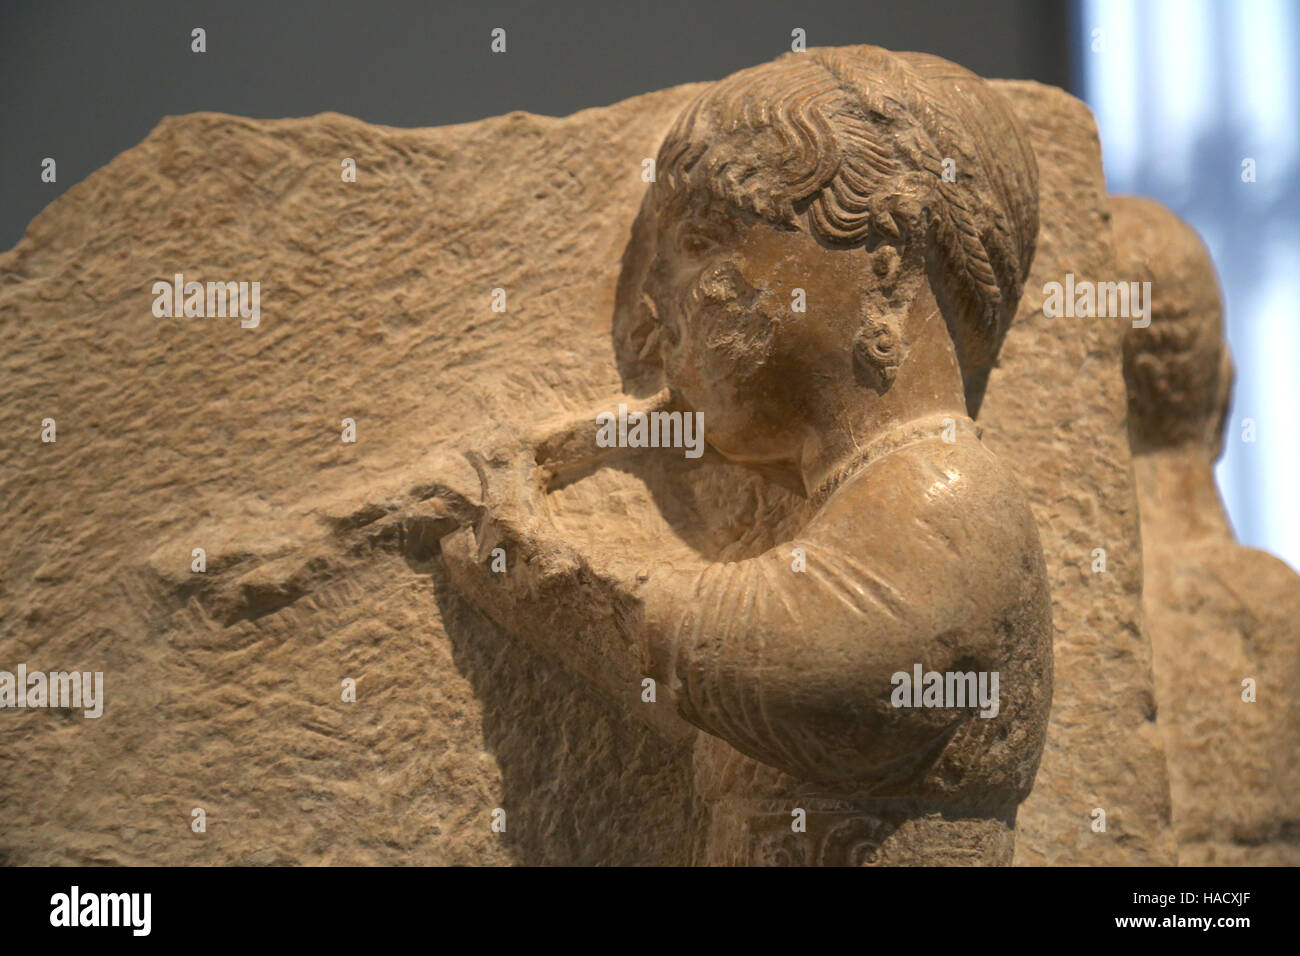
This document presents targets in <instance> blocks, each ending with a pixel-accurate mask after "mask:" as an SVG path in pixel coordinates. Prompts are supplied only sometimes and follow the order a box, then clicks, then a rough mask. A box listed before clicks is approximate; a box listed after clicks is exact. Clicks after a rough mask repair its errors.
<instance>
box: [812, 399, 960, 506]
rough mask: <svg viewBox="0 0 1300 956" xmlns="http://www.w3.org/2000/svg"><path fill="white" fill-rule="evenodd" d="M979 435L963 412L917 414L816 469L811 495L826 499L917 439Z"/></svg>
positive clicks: (947, 439) (881, 429) (948, 438)
mask: <svg viewBox="0 0 1300 956" xmlns="http://www.w3.org/2000/svg"><path fill="white" fill-rule="evenodd" d="M968 435H973V436H975V437H976V438H978V437H979V429H978V428H977V426H976V425H975V423H974V422H973V421H971V420H970V418H968V417H967V416H966V415H965V414H964V413H963V412H958V411H951V412H934V413H929V414H924V415H918V416H917V417H915V418H910V419H908V420H907V421H901V422H897V423H894V424H892V425H890V426H889V427H882V428H879V429H877V430H876V431H875V432H873V433H872V435H871V436H870V438H868V439H866V440H865V441H861V442H858V443H856V444H855V445H854V446H853V447H851V448H849V449H847V450H844V451H842V452H841V454H840V455H839V456H838V457H837V458H836V460H835V461H833V462H832V464H831V467H829V468H827V469H824V470H822V471H820V472H815V473H814V476H815V481H814V483H813V484H811V485H810V486H809V494H808V497H809V498H811V499H813V500H814V501H815V502H817V503H818V504H820V503H822V502H824V501H826V499H828V498H829V497H830V496H831V495H832V494H833V493H834V491H835V489H836V488H838V487H839V486H840V485H841V484H843V483H844V482H845V481H846V480H847V479H849V478H850V477H852V476H853V475H855V474H857V473H858V472H859V471H861V470H862V469H863V468H865V467H866V466H867V465H868V464H870V463H871V462H873V461H875V460H876V459H878V458H882V457H884V456H885V455H888V454H890V453H891V452H894V451H897V450H898V449H899V448H902V447H904V446H906V445H911V444H913V443H914V442H918V441H925V440H934V439H940V440H944V441H950V442H955V441H957V439H958V438H960V437H965V436H968Z"/></svg>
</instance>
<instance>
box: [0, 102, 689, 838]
mask: <svg viewBox="0 0 1300 956" xmlns="http://www.w3.org/2000/svg"><path fill="white" fill-rule="evenodd" d="M682 95H683V91H680V90H673V91H667V92H662V93H656V94H650V95H647V96H644V97H640V98H637V99H635V100H630V101H627V102H624V103H620V104H618V105H616V106H613V107H610V108H608V109H601V110H594V111H588V112H586V113H580V114H578V115H576V116H573V117H569V118H566V119H549V118H543V117H536V116H525V115H523V114H513V115H510V116H505V117H499V118H495V119H490V120H485V121H483V122H480V123H475V124H471V125H466V126H458V127H450V128H440V129H422V130H397V129H387V128H382V127H376V126H369V125H366V124H364V123H361V122H358V121H356V120H353V119H349V118H346V117H342V116H337V115H323V116H319V117H314V118H310V119H300V120H285V121H274V122H272V121H252V120H246V119H239V118H235V117H229V116H218V115H212V114H196V115H191V116H185V117H180V118H169V119H166V120H164V121H163V122H162V123H161V124H160V125H159V126H158V128H157V129H156V130H155V131H154V132H153V133H152V134H151V135H150V136H149V138H148V139H147V140H146V141H145V142H143V143H142V144H140V145H139V146H137V147H135V148H134V149H132V150H129V151H128V152H126V153H124V154H123V155H122V156H120V157H118V158H117V159H116V160H114V161H113V162H112V163H110V164H109V165H108V166H107V167H105V168H104V169H102V170H100V171H98V172H97V173H95V174H94V175H92V176H91V177H90V178H89V179H88V180H87V181H86V182H84V183H81V184H79V185H78V186H76V187H74V188H73V189H72V190H70V191H69V192H68V193H67V194H66V195H65V196H64V197H62V198H60V199H59V200H58V201H56V202H55V203H53V204H52V205H51V206H50V208H49V209H47V210H46V211H45V212H43V213H42V214H41V215H40V216H39V217H38V218H37V219H36V220H35V221H34V222H33V223H32V225H31V227H30V229H29V230H28V233H27V235H26V236H25V238H24V239H23V241H22V242H21V243H20V244H19V245H18V246H17V247H16V248H15V249H14V250H12V251H10V252H8V253H6V254H5V255H4V256H3V258H0V323H2V324H3V330H4V336H5V341H6V348H5V350H4V355H3V360H2V361H3V370H2V371H0V390H2V394H3V403H2V404H0V415H2V416H3V428H4V430H5V433H6V434H7V435H9V436H11V437H10V438H9V439H6V442H5V444H4V448H3V466H2V467H3V471H2V472H0V475H2V479H0V480H2V486H3V489H4V490H3V506H4V507H3V513H4V525H3V531H2V532H0V588H2V589H3V590H2V591H0V627H2V628H3V629H2V631H0V662H3V663H0V668H4V669H8V670H13V669H14V668H15V667H16V665H17V664H18V663H21V662H25V663H27V664H28V666H29V667H30V668H31V669H33V670H36V669H45V670H56V669H57V670H64V669H71V668H78V669H82V670H92V671H93V670H102V671H104V672H105V682H106V696H107V704H106V707H105V712H104V715H103V717H102V718H100V719H98V720H87V719H84V718H83V717H81V716H80V714H79V713H78V714H76V715H75V716H69V712H66V711H53V710H41V711H35V710H33V711H16V710H6V711H4V712H2V713H0V806H2V807H3V808H4V809H3V813H2V814H0V856H3V858H4V859H5V860H6V861H7V862H10V863H23V864H41V863H90V862H95V863H112V864H118V863H168V862H173V863H198V862H212V863H282V862H299V863H338V864H342V863H399V862H401V863H419V864H452V863H490V864H504V863H509V862H546V863H565V862H575V863H597V862H623V863H668V862H685V861H687V860H688V858H689V853H690V852H691V845H692V844H691V840H690V839H689V835H690V834H691V832H692V827H693V826H694V824H693V822H692V820H693V816H692V815H693V809H692V805H691V799H690V788H689V779H690V776H689V770H690V768H689V755H686V756H683V755H682V754H681V753H680V752H679V748H675V747H674V746H673V745H671V744H667V743H664V742H663V741H662V740H661V739H660V738H659V737H658V736H657V735H653V734H651V733H650V732H649V731H647V730H646V729H644V728H643V727H642V725H640V724H639V723H638V722H635V721H633V720H632V719H631V718H630V717H628V716H627V715H625V714H623V713H621V712H619V710H618V709H617V708H615V707H614V706H613V705H612V704H608V703H606V702H604V701H602V700H598V699H596V698H595V697H593V696H592V695H589V694H587V693H586V692H584V691H583V690H582V688H581V687H580V686H579V685H578V683H577V682H576V681H575V680H574V679H573V678H571V677H570V676H569V675H568V673H567V672H566V671H564V670H563V669H562V668H560V667H558V666H555V665H553V664H550V663H549V662H548V661H546V660H544V659H541V658H538V657H537V656H536V655H534V654H532V653H531V652H529V651H528V650H527V648H524V647H519V646H517V643H516V642H507V641H506V640H504V639H503V638H502V637H501V636H500V635H499V634H498V633H497V632H496V631H495V629H494V628H493V627H492V626H491V625H489V624H488V623H487V622H486V621H484V620H482V619H480V618H478V617H477V616H476V615H474V614H472V613H471V612H469V611H467V610H464V609H459V608H458V607H457V604H456V602H455V599H454V597H451V596H447V595H444V594H443V593H442V591H443V590H444V582H443V580H442V578H441V577H440V573H439V568H438V566H437V564H436V563H435V562H433V561H432V560H430V554H429V551H428V547H427V545H425V544H422V543H421V535H420V528H419V527H416V528H413V529H410V533H404V529H403V528H402V527H401V526H393V525H392V524H386V523H385V522H384V520H383V516H384V515H385V513H386V507H385V505H386V502H388V501H389V500H390V499H391V500H392V501H404V500H407V498H408V497H410V494H409V493H410V492H411V490H412V489H418V488H419V487H420V486H421V484H422V483H423V482H424V481H426V480H427V478H428V476H429V474H431V473H432V472H433V471H434V470H439V471H441V472H442V473H443V474H444V475H445V474H446V472H447V469H446V468H445V467H444V468H441V469H434V468H433V467H432V465H431V464H430V463H429V462H428V460H427V459H428V457H429V455H430V453H431V450H432V449H435V448H437V447H438V446H439V445H440V444H441V443H446V442H448V441H450V440H451V439H452V438H453V436H454V435H455V434H456V433H457V432H459V431H461V430H463V429H466V428H468V427H470V426H471V425H474V424H476V423H478V422H480V421H481V420H482V419H483V418H484V417H488V416H492V415H494V414H498V413H503V412H504V413H509V414H518V413H519V411H520V409H527V410H529V411H530V412H532V413H539V414H545V413H546V412H548V411H551V412H558V411H564V410H566V409H567V408H568V405H566V403H570V404H572V405H573V406H579V405H581V403H582V400H583V394H584V390H591V391H592V392H593V393H604V392H607V391H608V390H609V387H610V386H612V385H613V384H614V383H616V381H617V376H616V374H615V372H614V368H613V364H612V361H611V360H610V359H609V344H608V323H609V315H610V311H611V308H612V304H613V291H614V290H613V286H614V280H615V277H616V274H617V270H618V262H619V257H620V255H621V254H622V249H623V244H624V242H625V238H626V234H627V231H628V229H629V227H630V224H631V221H632V218H633V216H634V215H635V214H636V208H637V203H638V201H639V198H640V194H641V191H642V189H643V188H644V186H643V183H642V182H641V179H640V171H641V166H640V160H641V158H642V157H643V156H646V155H652V154H653V151H654V149H655V148H656V146H657V138H658V137H659V136H661V135H662V132H663V128H664V126H666V124H667V123H668V122H670V121H671V119H672V117H673V115H674V113H675V111H676V108H677V104H678V103H679V102H680V99H681V96H682ZM344 157H353V158H355V159H356V160H357V165H358V170H359V173H358V177H357V182H355V183H344V182H342V181H341V178H340V163H341V160H342V159H343V158H344ZM488 183H490V184H491V185H490V187H487V186H486V185H485V184H488ZM575 224H580V228H576V227H575ZM556 263H561V264H563V267H562V268H557V267H556ZM175 272H183V273H184V274H185V276H186V278H187V280H188V279H195V280H199V281H207V280H238V279H243V280H249V281H251V280H260V281H261V283H262V286H261V289H262V298H261V310H262V316H261V324H260V327H259V328H256V329H242V328H240V326H239V321H238V320H232V319H221V318H212V319H207V318H204V319H200V318H190V319H157V318H155V317H154V316H153V314H152V312H151V305H152V301H153V297H152V296H151V293H150V289H151V286H152V283H153V282H155V281H157V280H160V279H163V280H166V279H169V278H170V277H171V276H172V275H173V273H175ZM496 287H505V288H507V289H509V300H508V308H509V311H507V312H506V313H493V312H492V311H491V308H490V306H491V292H492V289H493V288H496ZM521 359H522V360H521ZM602 376H603V377H604V378H603V380H602ZM46 417H53V418H55V419H56V423H57V442H56V443H55V444H51V445H47V444H42V443H41V441H40V429H41V421H42V419H44V418H46ZM345 417H350V418H354V419H355V420H356V422H357V436H358V440H357V442H356V444H344V443H343V442H342V441H341V440H340V434H341V421H342V419H343V418H345ZM460 464H461V466H463V465H464V463H463V462H460ZM467 480H468V481H470V482H472V481H473V480H474V479H473V475H472V473H470V475H469V478H468V479H467ZM416 497H418V491H417V494H416ZM196 547H203V548H205V549H206V551H207V567H208V570H207V573H206V574H204V575H197V574H192V573H191V572H190V562H191V558H190V554H191V549H193V548H196ZM345 677H353V678H355V679H356V681H357V693H358V699H357V702H356V703H355V704H345V703H343V702H342V701H341V699H340V698H341V681H342V680H343V679H344V678H345ZM195 807H202V808H204V809H205V810H206V812H207V814H208V829H207V833H206V834H205V835H198V834H194V833H191V831H190V819H191V810H192V809H193V808H195ZM497 807H502V808H505V809H506V810H507V829H506V833H505V834H494V833H492V832H491V829H490V825H491V813H492V810H493V809H494V808H497Z"/></svg>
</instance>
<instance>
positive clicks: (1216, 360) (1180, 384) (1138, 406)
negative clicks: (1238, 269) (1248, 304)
mask: <svg viewBox="0 0 1300 956" xmlns="http://www.w3.org/2000/svg"><path fill="white" fill-rule="evenodd" d="M1111 213H1112V216H1113V217H1114V218H1113V226H1114V231H1115V252H1116V274H1117V276H1121V277H1123V279H1124V281H1136V282H1150V283H1151V302H1150V306H1149V308H1150V309H1151V324H1150V325H1149V326H1148V327H1146V328H1130V329H1129V330H1128V331H1127V332H1125V334H1124V380H1125V384H1126V385H1127V388H1128V426H1129V441H1130V442H1131V443H1132V446H1133V450H1134V451H1135V452H1138V453H1141V452H1147V451H1153V450H1156V449H1160V448H1169V447H1173V446H1176V445H1187V444H1198V445H1202V446H1204V448H1205V449H1206V454H1207V456H1208V457H1209V458H1210V460H1214V459H1216V458H1218V457H1219V454H1220V452H1221V451H1222V450H1223V425H1224V422H1225V421H1226V419H1227V415H1228V401H1229V398H1230V396H1231V392H1232V381H1233V368H1232V356H1231V355H1230V354H1229V352H1228V345H1227V343H1226V342H1225V341H1224V338H1223V307H1222V295H1221V293H1220V291H1219V281H1218V277H1217V275H1216V273H1215V270H1214V263H1213V262H1212V261H1211V259H1210V253H1209V250H1207V249H1206V248H1205V243H1203V242H1201V238H1200V236H1198V235H1197V234H1196V230H1194V229H1193V228H1192V227H1191V226H1189V225H1188V224H1187V223H1185V222H1183V220H1181V219H1179V218H1178V217H1177V216H1176V215H1174V213H1173V212H1171V211H1170V210H1169V209H1168V208H1166V207H1165V206H1162V205H1161V204H1160V203H1158V202H1154V201H1152V200H1150V199H1139V198H1136V197H1128V196H1125V197H1117V198H1115V199H1113V200H1112V201H1111Z"/></svg>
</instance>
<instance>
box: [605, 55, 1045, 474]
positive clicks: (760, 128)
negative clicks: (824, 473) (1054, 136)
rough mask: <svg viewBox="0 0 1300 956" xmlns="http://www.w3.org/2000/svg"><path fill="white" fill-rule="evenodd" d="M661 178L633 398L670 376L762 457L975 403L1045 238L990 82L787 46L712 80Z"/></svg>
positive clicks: (718, 432)
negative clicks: (802, 306)
mask: <svg viewBox="0 0 1300 956" xmlns="http://www.w3.org/2000/svg"><path fill="white" fill-rule="evenodd" d="M656 175H657V181H656V182H655V183H654V184H653V185H652V186H651V187H650V188H649V191H648V193H647V195H646V197H645V200H644V202H643V204H642V208H641V211H640V214H639V216H638V218H637V221H636V224H635V225H634V227H633V236H632V241H631V243H630V244H629V246H628V249H627V252H626V254H625V256H624V263H623V273H622V275H621V277H620V280H619V295H618V307H617V312H616V317H615V341H616V349H617V351H618V353H619V356H618V357H619V363H620V369H621V371H622V372H623V374H624V378H625V384H626V385H627V386H628V387H629V390H630V391H649V390H652V389H655V388H659V387H662V386H663V385H665V384H666V385H668V386H669V387H670V388H672V389H673V391H674V393H675V394H676V395H677V396H678V397H679V399H680V400H681V401H682V402H684V403H685V404H686V405H687V406H688V407H690V408H692V409H695V410H698V411H702V412H703V413H704V419H705V427H706V434H707V437H708V440H709V443H710V444H711V445H712V446H713V447H714V448H715V449H717V450H718V451H720V452H722V453H723V454H724V455H726V456H727V457H729V458H731V459H732V460H736V461H744V462H751V463H762V462H772V461H780V460H793V461H796V462H797V461H798V460H799V459H800V458H801V457H806V456H807V455H808V454H809V453H810V452H809V449H810V447H811V448H812V449H813V451H812V453H813V454H824V453H825V448H824V447H823V446H824V445H825V444H827V443H828V442H829V443H834V442H836V441H842V442H851V443H854V444H856V443H859V442H861V441H863V440H864V439H866V438H869V437H870V435H871V434H872V433H873V432H875V431H877V430H878V429H879V428H881V427H883V426H885V425H887V424H889V423H890V422H893V421H905V420H907V419H908V418H910V417H915V416H917V415H922V414H930V413H933V412H937V411H953V410H955V411H958V412H960V411H961V410H962V409H963V406H965V407H968V408H969V410H970V413H971V414H974V413H975V411H976V410H977V409H978V405H979V402H980V400H981V398H982V395H983V390H984V384H985V382H986V380H987V376H988V373H989V371H990V369H991V368H992V366H993V363H994V361H995V359H996V356H997V353H998V349H999V348H1000V346H1001V343H1002V339H1003V337H1004V336H1005V334H1006V331H1007V329H1008V327H1009V325H1010V322H1011V318H1012V316H1013V314H1014V310H1015V307H1016V304H1017V302H1018V301H1019V298H1020V293H1021V290H1022V285H1023V282H1024V278H1025V275H1026V274H1027V272H1028V269H1029V265H1030V262H1031V260H1032V258H1033V252H1034V245H1035V241H1036V238H1037V232H1038V216H1037V167H1036V164H1035V160H1034V156H1033V153H1032V151H1031V149H1030V147H1029V145H1028V141H1027V139H1026V136H1025V134H1024V132H1023V130H1022V129H1021V127H1020V124H1019V122H1018V121H1017V119H1016V118H1015V117H1014V116H1013V115H1012V113H1011V110H1010V108H1009V106H1008V105H1007V103H1006V102H1005V101H1004V100H1003V99H1002V97H1001V96H1000V95H999V94H998V93H996V92H995V91H994V90H993V89H991V88H990V87H989V86H988V85H987V84H985V83H984V81H983V80H981V79H980V78H979V77H977V76H975V75H974V74H972V73H970V72H969V71H967V70H965V69H963V68H961V67H959V66H957V65H955V64H953V63H949V62H947V61H945V60H942V59H939V58H938V57H934V56H929V55H926V54H918V53H890V52H888V51H885V50H882V49H879V48H877V47H871V46H857V47H838V48H822V49H812V50H809V51H807V52H806V53H794V54H787V55H786V56H783V57H781V58H779V59H777V60H775V61H774V62H771V63H767V64H764V65H762V66H758V67H754V68H752V69H748V70H742V71H741V72H739V73H736V74H733V75H732V76H730V77H727V78H725V79H723V80H721V81H719V82H717V83H714V84H712V85H710V86H709V87H708V88H706V89H705V90H704V91H703V92H702V93H701V94H700V95H699V96H698V97H697V98H696V99H695V100H694V101H693V102H692V103H691V104H690V105H689V106H688V107H687V108H686V109H685V110H684V111H683V112H682V114H681V115H680V116H679V117H678V119H677V121H676V123H675V125H674V126H673V128H672V130H671V131H670V132H669V133H668V135H667V137H666V138H665V139H664V142H663V144H662V146H661V148H660V150H659V155H658V159H657V161H656ZM796 290H802V299H803V301H804V303H806V311H799V310H798V309H797V307H796V303H797V302H798V293H796Z"/></svg>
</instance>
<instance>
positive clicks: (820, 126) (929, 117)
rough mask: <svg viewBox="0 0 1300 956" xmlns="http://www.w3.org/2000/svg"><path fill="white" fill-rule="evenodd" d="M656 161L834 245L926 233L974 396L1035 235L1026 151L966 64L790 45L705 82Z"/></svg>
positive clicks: (686, 187) (670, 174) (667, 172)
mask: <svg viewBox="0 0 1300 956" xmlns="http://www.w3.org/2000/svg"><path fill="white" fill-rule="evenodd" d="M945 160H951V161H952V162H951V163H950V164H949V165H948V166H947V169H948V170H949V171H950V178H952V179H953V180H954V181H948V179H945V176H944V172H945ZM656 166H657V171H658V176H659V179H660V181H661V182H663V183H664V184H665V185H666V186H668V187H669V188H670V189H672V190H674V191H678V190H681V191H702V192H704V193H707V194H709V195H711V196H713V197H715V198H717V199H720V200H722V201H723V202H726V203H729V204H731V205H733V206H735V207H738V208H741V209H745V210H748V211H750V212H752V213H754V214H756V215H758V216H760V217H762V218H764V219H767V220H769V221H771V222H774V223H780V224H785V225H790V226H800V225H803V226H804V227H805V228H808V229H810V230H811V231H812V232H813V234H815V235H816V236H818V237H819V238H821V239H822V240H823V241H826V242H828V243H831V244H837V245H846V246H852V245H857V244H867V243H870V242H873V241H884V242H890V243H902V244H908V243H912V242H915V241H917V240H924V241H926V247H925V248H926V256H927V262H929V263H930V264H931V266H932V267H936V268H935V269H934V272H935V273H936V274H937V276H938V277H939V278H938V282H937V283H936V288H935V295H936V299H937V300H938V302H939V305H940V308H941V309H942V310H943V313H944V317H945V319H946V320H947V323H948V328H949V331H950V333H951V335H952V337H953V341H954V343H955V345H956V349H957V357H958V360H959V362H960V363H961V368H962V374H963V377H964V378H965V379H966V382H967V393H968V396H970V397H973V399H974V405H975V406H977V405H978V399H979V397H980V395H982V392H983V384H984V381H985V379H986V378H987V375H988V371H989V369H990V368H991V367H992V365H993V362H994V360H995V359H996V357H997V353H998V350H999V348H1000V347H1001V345H1002V339H1003V337H1004V336H1005V335H1006V331H1007V329H1008V328H1009V326H1010V324H1011V319H1012V317H1013V315H1014V312H1015V308H1016V305H1017V303H1018V302H1019V300H1020V294H1021V291H1022V289H1023V285H1024V280H1025V276H1026V275H1027V274H1028V271H1029V265H1030V263H1031V261H1032V259H1033V254H1034V245H1035V242H1036V240H1037V236H1038V167H1037V164H1036V162H1035V160H1034V154H1033V151H1032V150H1031V149H1030V146H1029V143H1028V139H1027V137H1026V136H1025V133H1024V130H1023V129H1022V127H1021V125H1020V123H1019V121H1018V120H1017V119H1016V117H1015V116H1014V115H1013V114H1012V112H1011V110H1010V108H1009V106H1008V104H1007V103H1006V101H1005V100H1004V99H1003V98H1002V97H1001V96H1000V95H999V94H998V93H997V92H996V91H995V90H993V89H992V88H991V87H989V86H988V85H987V84H986V83H985V82H984V81H983V80H981V79H980V78H979V77H978V76H976V75H975V74H973V73H971V72H969V71H968V70H965V69H963V68H961V67H959V66H957V65H956V64H953V63H950V62H948V61H947V60H943V59H940V58H939V57H935V56H930V55H928V54H923V53H891V52H889V51H887V50H882V49H880V48H879V47H873V46H852V47H824V48H817V49H811V50H808V51H807V52H805V53H788V54H786V55H784V56H782V57H780V58H779V59H777V60H775V61H773V62H771V63H766V64H763V65H762V66H757V67H753V68H751V69H747V70H742V71H740V72H739V73H735V74H732V75H731V76H728V77H726V78H725V79H722V80H720V81H718V82H717V83H714V84H711V85H710V86H709V87H708V88H707V89H705V90H704V91H703V92H702V93H701V94H700V95H699V97H697V98H696V99H695V101H694V102H692V103H691V104H690V105H689V106H688V107H687V108H686V109H685V110H684V111H683V112H682V114H681V115H680V116H679V117H678V119H677V122H676V123H675V125H674V126H673V128H672V129H671V131H670V132H669V133H668V136H667V137H666V138H665V139H664V142H663V144H662V146H661V147H660V149H659V157H658V160H657V161H656ZM954 174H955V175H954ZM972 388H974V395H973V396H971V392H972ZM973 411H974V408H972V413H973Z"/></svg>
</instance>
